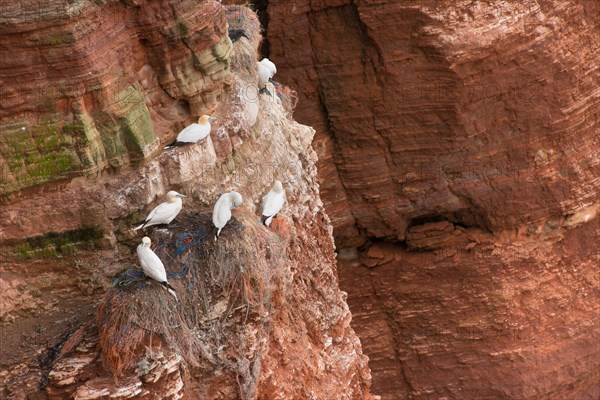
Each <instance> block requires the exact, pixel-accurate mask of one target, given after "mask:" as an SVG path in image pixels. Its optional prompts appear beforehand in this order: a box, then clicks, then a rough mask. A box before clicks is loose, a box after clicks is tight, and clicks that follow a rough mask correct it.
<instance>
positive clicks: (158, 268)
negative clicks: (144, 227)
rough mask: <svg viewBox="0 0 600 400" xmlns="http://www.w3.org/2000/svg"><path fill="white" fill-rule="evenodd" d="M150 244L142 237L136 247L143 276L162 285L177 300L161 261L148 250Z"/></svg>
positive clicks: (148, 240) (148, 239)
mask: <svg viewBox="0 0 600 400" xmlns="http://www.w3.org/2000/svg"><path fill="white" fill-rule="evenodd" d="M150 243H152V242H151V240H150V238H149V237H148V236H144V237H143V238H142V243H140V244H139V245H138V247H137V255H138V258H139V260H140V265H141V266H142V269H143V270H144V274H145V275H146V276H147V277H149V278H152V279H154V280H155V281H157V282H159V283H160V284H161V285H163V286H164V287H165V288H166V289H167V291H168V292H169V293H171V294H172V295H173V296H175V300H177V295H176V294H175V289H174V288H173V286H171V285H169V283H168V282H167V272H166V271H165V266H164V265H163V263H162V261H160V258H158V256H157V255H156V253H154V252H153V251H152V249H151V248H150Z"/></svg>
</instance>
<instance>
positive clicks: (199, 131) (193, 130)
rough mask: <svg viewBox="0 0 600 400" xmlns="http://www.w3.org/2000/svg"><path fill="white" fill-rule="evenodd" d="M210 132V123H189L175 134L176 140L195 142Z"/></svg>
mask: <svg viewBox="0 0 600 400" xmlns="http://www.w3.org/2000/svg"><path fill="white" fill-rule="evenodd" d="M209 133H210V125H200V124H191V125H188V126H186V127H185V128H183V130H182V131H181V132H179V134H178V135H177V141H178V142H184V143H196V142H197V141H199V140H202V139H204V138H205V137H207V136H208V134H209Z"/></svg>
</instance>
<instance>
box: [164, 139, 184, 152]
mask: <svg viewBox="0 0 600 400" xmlns="http://www.w3.org/2000/svg"><path fill="white" fill-rule="evenodd" d="M185 144H189V143H186V142H178V141H177V139H175V140H174V141H173V143H171V144H170V145H168V146H165V150H167V149H172V148H173V147H178V146H183V145H185Z"/></svg>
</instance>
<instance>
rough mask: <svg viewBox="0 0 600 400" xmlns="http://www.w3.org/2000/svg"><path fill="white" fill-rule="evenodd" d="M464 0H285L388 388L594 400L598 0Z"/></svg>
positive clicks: (331, 204) (331, 193)
mask: <svg viewBox="0 0 600 400" xmlns="http://www.w3.org/2000/svg"><path fill="white" fill-rule="evenodd" d="M448 3H449V2H443V1H426V2H425V1H417V0H415V1H386V0H384V1H377V2H359V1H352V0H326V1H320V2H311V1H302V0H301V1H294V2H269V6H268V16H269V19H268V22H269V25H268V39H269V57H270V58H271V59H272V60H274V61H275V63H276V64H277V66H278V75H277V78H278V79H279V80H280V81H282V82H285V83H286V84H289V85H291V86H294V87H295V88H297V90H298V97H299V105H298V108H297V110H296V112H295V116H296V118H298V120H299V121H301V122H304V123H307V124H310V125H311V126H313V127H315V129H316V131H317V135H316V138H315V142H314V146H315V149H316V151H317V152H318V154H319V159H320V161H319V171H320V181H321V189H322V195H323V199H324V203H325V207H326V210H327V212H328V214H329V215H330V217H331V219H332V223H333V225H334V235H335V237H336V244H337V245H338V247H340V248H341V249H340V252H339V253H340V259H342V260H341V261H340V264H339V273H340V279H341V287H342V289H343V290H346V291H347V292H348V293H349V300H348V301H349V304H350V306H351V310H352V312H353V315H354V316H355V319H354V327H355V329H356V330H357V332H359V334H360V336H361V338H362V342H363V345H364V346H365V351H366V353H367V354H368V355H369V357H370V360H371V362H370V366H371V369H372V370H373V379H374V387H373V391H374V392H375V393H378V394H381V395H382V397H383V398H385V399H398V398H411V399H434V398H435V399H438V398H460V399H476V398H485V399H508V398H512V399H522V398H527V399H547V398H553V399H554V398H556V399H563V398H578V399H579V398H581V399H592V398H596V397H598V393H599V391H600V388H599V385H598V382H597V375H594V373H592V372H591V371H595V370H597V369H598V368H599V364H598V363H597V361H595V359H596V358H600V357H599V355H600V353H599V351H598V347H597V346H596V345H595V343H597V340H598V329H599V327H598V318H597V316H598V313H599V312H600V310H599V309H598V304H599V302H598V300H599V294H598V293H599V292H598V282H597V279H594V278H593V276H594V275H595V271H596V269H597V264H598V249H597V246H596V244H595V243H596V242H597V238H598V235H599V230H598V223H599V222H598V221H599V218H598V215H597V214H598V211H597V210H598V207H599V205H600V190H599V188H600V153H599V149H600V143H599V140H600V136H599V134H598V132H599V131H600V115H599V114H598V111H597V110H598V109H599V107H600V88H599V86H598V82H599V81H600V73H599V70H598V68H597V65H598V63H599V61H600V51H599V48H598V43H600V40H599V39H600V29H599V23H600V6H599V5H598V3H597V2H593V1H583V2H580V1H553V0H531V1H529V0H528V1H522V2H509V1H496V2H472V1H453V2H451V4H448ZM306 38H308V40H307V39H306ZM357 247H358V248H359V249H360V251H358V250H357V249H356V248H357Z"/></svg>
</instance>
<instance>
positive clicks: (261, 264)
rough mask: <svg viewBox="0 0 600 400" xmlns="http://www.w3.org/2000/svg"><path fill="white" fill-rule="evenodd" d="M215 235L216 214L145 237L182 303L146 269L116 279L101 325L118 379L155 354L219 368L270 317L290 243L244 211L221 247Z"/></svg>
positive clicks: (180, 220)
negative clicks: (252, 322)
mask: <svg viewBox="0 0 600 400" xmlns="http://www.w3.org/2000/svg"><path fill="white" fill-rule="evenodd" d="M182 214H183V213H182ZM215 233H216V229H215V228H214V226H213V224H212V218H211V213H210V212H209V211H205V212H201V213H195V214H187V213H186V214H183V215H179V216H178V217H177V220H176V221H174V222H172V223H171V224H170V225H169V226H168V227H167V228H154V227H153V228H151V229H149V230H148V231H147V232H146V234H147V235H148V236H149V237H151V239H152V249H153V250H154V252H155V253H156V254H157V255H158V257H159V258H160V259H161V260H162V261H163V263H164V265H165V269H166V271H167V276H168V280H169V283H170V284H171V285H172V286H173V287H174V288H175V290H176V291H177V296H178V298H179V302H176V301H175V299H174V297H173V296H171V295H170V294H169V293H168V292H167V291H166V290H165V289H164V287H162V286H161V285H160V284H159V283H158V282H155V281H153V280H151V279H148V278H145V277H144V275H143V272H141V269H129V270H124V271H121V272H120V273H119V274H118V275H117V276H115V277H114V278H113V288H112V289H111V291H110V292H109V293H108V294H107V296H106V298H105V299H104V300H103V301H102V303H101V304H100V306H99V308H98V311H97V314H96V320H97V324H98V327H99V330H100V346H101V349H102V357H103V361H104V362H105V364H106V366H107V367H108V369H109V370H110V371H111V372H112V373H113V375H114V376H116V377H118V376H121V375H122V374H123V373H124V372H125V371H127V370H128V369H129V368H131V367H133V366H134V364H135V363H136V362H137V361H138V358H139V357H140V356H141V355H143V354H144V350H145V347H150V346H167V347H169V348H171V349H172V350H173V351H175V352H177V353H178V354H180V355H181V356H182V357H183V358H184V360H185V361H186V362H187V363H190V364H192V365H199V364H200V361H201V359H202V358H204V359H206V360H208V361H209V362H211V363H214V362H215V360H216V359H217V358H218V357H220V355H219V351H218V350H217V349H219V348H220V347H222V345H223V343H224V342H225V341H227V340H231V339H232V337H229V335H231V332H235V331H236V329H237V330H241V328H242V327H243V324H245V323H246V321H247V320H248V319H249V318H252V317H253V316H258V315H262V314H263V312H264V311H265V309H268V307H269V306H270V299H271V294H272V292H273V289H274V278H275V277H277V275H278V274H280V273H281V272H282V271H283V269H284V264H285V259H286V249H285V247H286V246H285V240H284V239H281V238H280V237H279V236H278V234H277V233H276V232H274V231H273V230H271V229H268V228H266V227H265V226H264V225H263V224H262V223H261V220H260V217H259V216H257V215H255V214H254V213H253V212H252V211H251V210H248V209H244V208H241V207H238V208H237V209H235V210H234V212H233V218H232V220H231V221H230V222H229V223H228V224H227V225H226V226H225V227H224V228H223V230H222V231H221V234H220V236H219V238H218V240H215ZM234 317H235V318H234ZM215 354H216V355H215ZM236 373H238V374H240V375H242V376H244V375H247V373H246V372H244V373H240V371H236Z"/></svg>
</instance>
